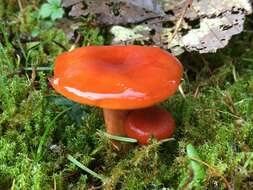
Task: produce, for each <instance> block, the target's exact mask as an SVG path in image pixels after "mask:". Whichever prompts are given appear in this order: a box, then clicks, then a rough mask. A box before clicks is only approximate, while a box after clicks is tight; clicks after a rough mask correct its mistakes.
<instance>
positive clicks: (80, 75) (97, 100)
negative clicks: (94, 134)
mask: <svg viewBox="0 0 253 190" xmlns="http://www.w3.org/2000/svg"><path fill="white" fill-rule="evenodd" d="M182 70H183V69H182V65H181V63H180V62H179V61H178V60H177V59H176V58H175V57H174V56H172V55H170V54H169V53H168V52H166V51H164V50H161V49H159V48H156V47H149V46H136V45H128V46H119V45H116V46H89V47H81V48H77V49H74V50H72V51H71V52H65V53H63V54H61V55H59V56H58V57H57V58H56V62H55V68H54V77H53V80H52V82H51V83H52V86H53V87H54V89H55V90H56V91H57V92H59V93H60V94H62V95H63V96H65V97H66V98H69V99H71V100H73V101H76V102H79V103H81V104H87V105H91V106H97V107H100V108H102V109H103V113H104V119H105V123H106V129H107V132H108V133H110V134H112V135H119V136H124V135H125V134H126V133H125V131H124V121H125V119H126V117H127V114H128V110H133V109H139V108H145V107H149V106H153V105H154V104H156V103H159V102H162V101H164V100H165V99H167V98H168V97H169V96H171V95H173V94H174V93H175V92H176V90H177V88H178V85H179V83H180V80H181V76H182Z"/></svg>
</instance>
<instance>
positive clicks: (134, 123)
mask: <svg viewBox="0 0 253 190" xmlns="http://www.w3.org/2000/svg"><path fill="white" fill-rule="evenodd" d="M175 126H176V124H175V120H174V119H173V117H172V116H171V114H170V113H169V112H167V111H166V110H164V109H162V108H158V107H149V108H144V109H138V110H133V111H130V113H129V115H128V116H127V119H126V121H125V124H124V130H125V132H126V134H127V136H128V137H131V138H135V139H137V140H138V143H139V144H142V145H144V144H148V140H149V138H150V137H152V136H153V137H155V138H156V139H157V140H161V139H166V138H170V137H172V135H173V132H174V129H175Z"/></svg>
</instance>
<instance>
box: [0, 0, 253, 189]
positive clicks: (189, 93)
mask: <svg viewBox="0 0 253 190" xmlns="http://www.w3.org/2000/svg"><path fill="white" fill-rule="evenodd" d="M0 2H1V0H0ZM3 2H4V3H3V4H1V3H0V18H1V17H2V18H3V17H8V18H10V19H13V18H14V17H13V15H19V17H21V18H20V19H21V22H20V26H19V27H16V23H15V22H14V23H15V24H13V23H9V24H6V23H5V24H3V23H1V24H0V100H1V101H0V135H1V138H0V189H11V188H12V189H53V188H54V187H56V189H88V188H90V187H92V186H95V187H99V186H101V185H102V183H101V182H100V181H99V180H98V179H95V178H94V177H92V176H90V175H89V174H87V173H85V172H84V171H82V170H81V169H79V168H77V167H76V166H75V165H74V164H73V163H71V162H70V161H69V160H68V159H67V158H66V155H67V154H71V155H73V156H74V157H75V158H76V159H78V160H79V161H80V162H81V163H83V164H84V165H85V166H87V167H89V168H90V169H92V170H94V171H96V172H97V173H100V174H103V175H105V176H107V177H108V183H107V184H105V185H104V186H103V187H104V188H105V189H125V190H128V189H129V190H130V189H131V190H134V189H138V190H141V189H149V190H150V189H171V190H172V189H177V188H178V187H179V186H180V185H182V182H185V183H184V184H183V185H186V187H187V183H190V182H191V180H192V178H193V176H192V171H191V168H190V167H189V163H190V161H191V160H190V159H189V157H188V156H187V153H186V146H187V145H188V144H189V143H191V144H193V145H194V147H195V148H196V150H197V151H198V153H199V157H200V159H201V160H202V161H204V162H205V163H206V164H207V165H203V167H204V168H205V170H206V177H205V179H204V180H203V181H201V182H198V183H197V184H195V185H196V189H198V190H199V189H225V188H226V183H225V182H224V179H222V177H224V178H225V179H226V180H227V181H228V182H230V183H231V185H232V183H233V184H234V188H235V189H247V188H248V187H250V184H251V183H252V170H253V161H252V159H253V153H252V149H253V133H252V131H253V112H252V110H253V99H252V97H253V77H252V76H253V66H252V62H253V58H252V56H253V50H252V48H253V47H252V44H253V43H252V34H242V35H240V36H238V37H235V38H234V40H233V43H231V44H230V45H229V47H228V48H226V49H224V50H222V51H219V52H218V53H215V54H208V55H196V56H195V55H194V56H192V55H187V54H185V55H184V56H182V57H181V60H182V62H183V63H184V65H185V75H184V79H185V80H184V81H183V84H182V87H183V89H184V91H185V93H186V97H185V98H184V97H182V95H181V94H180V93H177V94H176V95H175V96H173V97H171V98H170V99H169V100H167V101H165V102H163V103H162V104H161V106H163V107H164V108H166V109H167V110H169V111H171V112H172V114H173V116H174V117H175V119H176V123H177V128H176V131H175V135H174V138H175V140H174V141H171V142H165V143H157V142H155V141H154V142H153V144H151V145H149V146H146V147H139V146H136V145H127V146H126V147H127V148H126V150H123V151H122V152H120V153H118V152H117V151H116V150H114V149H113V148H112V146H111V144H110V142H109V140H108V138H106V137H105V136H103V135H102V134H101V133H100V132H98V131H97V129H99V130H104V124H103V119H102V113H101V111H100V110H99V109H96V108H91V107H87V106H82V105H79V104H77V103H74V102H71V101H68V100H66V99H65V98H63V97H61V96H60V95H58V94H56V93H55V92H54V91H53V90H52V89H51V88H50V87H49V86H50V85H49V80H48V79H49V78H50V77H51V76H52V72H51V68H52V67H53V62H54V59H55V57H56V56H57V55H58V54H59V53H61V52H63V51H65V50H64V49H65V48H66V49H69V48H70V47H71V46H72V45H73V44H71V43H70V42H69V41H68V39H67V38H66V35H65V34H64V32H63V31H62V30H61V29H60V28H59V27H56V26H57V25H56V23H52V22H51V23H49V22H48V21H45V20H41V19H38V12H37V10H36V9H34V7H31V6H25V4H24V7H23V8H24V10H26V11H24V12H23V13H22V14H21V13H20V12H17V13H15V14H13V10H15V11H16V10H18V8H17V7H16V6H13V5H8V6H12V7H9V8H7V9H8V11H7V12H5V13H2V12H1V10H2V9H3V7H4V9H5V8H6V7H7V4H6V3H5V1H3ZM9 12H12V13H9ZM82 22H83V25H82V26H80V28H79V30H78V32H79V34H80V35H81V38H83V39H84V40H81V41H80V42H79V43H80V44H79V45H101V44H103V43H105V41H104V39H105V38H104V37H103V35H101V32H102V30H101V29H99V28H97V27H93V26H91V25H90V22H91V20H90V18H88V19H84V20H82ZM24 38H25V39H26V40H27V41H28V42H24ZM31 39H34V40H35V41H31ZM22 40H23V41H22ZM59 43H60V45H59ZM76 45H77V44H76ZM189 66H190V67H189ZM34 68H43V69H44V70H43V69H42V70H41V71H35V72H32V70H34ZM212 168H214V169H215V170H213V169H212Z"/></svg>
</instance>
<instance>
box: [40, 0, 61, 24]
mask: <svg viewBox="0 0 253 190" xmlns="http://www.w3.org/2000/svg"><path fill="white" fill-rule="evenodd" d="M39 15H40V16H41V17H42V18H50V19H51V20H52V21H54V20H56V19H59V18H62V17H63V15H64V10H63V8H62V7H61V0H47V3H44V4H43V5H42V6H41V8H40V11H39Z"/></svg>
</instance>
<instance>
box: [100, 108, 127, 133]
mask: <svg viewBox="0 0 253 190" xmlns="http://www.w3.org/2000/svg"><path fill="white" fill-rule="evenodd" d="M103 112H104V119H105V125H106V131H107V132H108V133H109V134H111V135H116V136H125V134H126V133H125V130H124V121H125V119H126V116H127V113H128V111H126V110H111V109H103Z"/></svg>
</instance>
